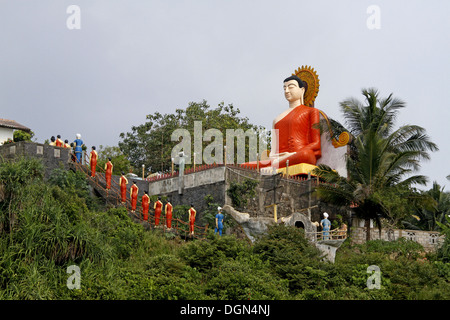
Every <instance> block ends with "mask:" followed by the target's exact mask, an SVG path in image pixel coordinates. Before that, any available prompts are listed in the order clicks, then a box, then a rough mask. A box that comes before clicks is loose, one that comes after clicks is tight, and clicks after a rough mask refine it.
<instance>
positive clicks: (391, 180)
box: [315, 88, 438, 240]
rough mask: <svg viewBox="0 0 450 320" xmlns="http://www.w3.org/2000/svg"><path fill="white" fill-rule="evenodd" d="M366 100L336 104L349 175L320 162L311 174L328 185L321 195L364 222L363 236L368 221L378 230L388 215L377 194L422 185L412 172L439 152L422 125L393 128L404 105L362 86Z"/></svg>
mask: <svg viewBox="0 0 450 320" xmlns="http://www.w3.org/2000/svg"><path fill="white" fill-rule="evenodd" d="M362 94H363V95H364V97H365V98H366V100H365V102H366V104H363V103H362V102H360V101H358V100H357V99H355V98H349V99H346V100H344V101H343V102H341V103H340V106H341V111H342V112H343V115H344V118H345V121H346V124H347V131H348V132H350V134H351V136H352V141H351V152H350V154H349V156H348V157H347V172H348V177H342V176H340V175H339V174H338V173H337V172H335V171H333V170H332V169H331V168H330V167H329V166H325V165H319V166H318V168H317V169H315V174H317V175H319V176H320V177H322V178H323V179H324V180H326V181H327V182H329V184H321V185H320V186H319V187H318V188H317V192H318V194H319V196H320V197H322V198H323V199H324V200H325V201H328V202H330V203H334V204H336V205H342V206H350V205H352V207H353V208H354V209H353V210H354V212H355V214H356V215H357V216H358V217H360V218H362V219H364V220H365V221H366V228H367V240H369V239H370V228H369V226H370V220H371V219H375V220H376V221H377V223H378V226H379V228H380V227H381V224H380V218H381V217H388V212H387V211H386V208H385V206H383V202H382V199H383V197H382V195H383V194H386V193H388V192H394V193H395V191H396V190H397V188H409V187H410V186H412V185H413V184H422V185H424V184H426V182H427V178H426V177H425V176H422V175H414V173H415V171H417V170H418V169H419V167H420V162H421V161H422V160H427V159H429V157H430V155H429V151H436V150H438V148H437V146H436V144H434V143H433V142H431V141H430V139H429V137H428V136H427V135H426V131H425V129H424V128H422V127H420V126H417V125H403V126H400V127H399V128H398V129H395V130H394V128H395V120H396V118H397V115H398V112H399V110H400V109H402V108H404V107H405V103H404V102H403V101H401V100H400V99H397V98H394V97H393V96H392V94H390V95H389V96H388V97H387V98H384V99H382V98H379V96H378V91H377V90H376V89H373V88H371V89H363V90H362Z"/></svg>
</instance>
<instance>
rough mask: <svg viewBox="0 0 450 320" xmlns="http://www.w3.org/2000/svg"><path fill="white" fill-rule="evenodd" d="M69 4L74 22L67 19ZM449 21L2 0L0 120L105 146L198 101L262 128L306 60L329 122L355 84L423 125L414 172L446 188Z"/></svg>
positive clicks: (243, 3) (199, 3)
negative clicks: (76, 11) (424, 149)
mask: <svg viewBox="0 0 450 320" xmlns="http://www.w3.org/2000/svg"><path fill="white" fill-rule="evenodd" d="M73 4H74V5H77V6H78V7H79V8H80V29H69V28H68V27H67V23H66V22H67V20H68V19H70V21H72V20H71V16H72V14H71V13H67V12H66V11H67V8H68V7H69V6H70V5H73ZM371 5H375V6H377V8H379V13H380V15H379V18H380V19H379V22H380V23H379V27H380V28H379V29H369V28H368V26H367V21H368V19H369V21H373V20H371V19H372V18H373V17H374V16H373V14H374V12H373V11H371V12H369V13H368V12H367V9H368V7H369V6H371ZM449 17H450V2H449V1H441V0H431V1H411V0H410V1H381V0H371V1H356V0H344V1H343V0H341V1H331V0H322V1H300V0H295V1H289V0H285V1H275V0H266V1H256V0H252V1H249V0H238V1H234V0H231V1H230V0H229V1H225V0H214V1H211V0H210V1H206V0H192V1H188V0H186V1H175V0H166V1H150V0H147V1H144V0H141V1H138V0H104V1H99V0H91V1H75V0H73V1H66V0H52V1H48V0H40V1H32V0H28V1H23V0H9V1H6V0H1V1H0V39H1V42H0V87H1V89H0V118H7V119H13V120H16V121H18V122H19V123H21V124H24V125H26V126H28V127H30V128H31V129H32V130H33V131H34V132H35V133H36V137H37V140H38V141H39V142H43V141H44V140H45V139H48V138H50V136H52V135H55V136H56V135H57V134H61V135H62V137H63V139H66V138H67V139H69V141H73V140H74V139H75V134H76V133H81V134H82V138H83V140H84V142H85V143H86V145H87V146H88V147H90V146H92V145H96V146H99V145H101V144H102V145H110V146H112V145H117V143H118V141H119V140H120V138H119V134H120V133H121V132H127V131H130V130H131V126H133V125H139V124H142V123H144V122H145V116H146V115H147V114H152V113H154V112H156V111H159V112H161V113H172V112H174V111H175V109H177V108H186V107H187V106H188V103H189V102H191V101H194V102H200V101H202V100H203V99H205V100H207V101H208V103H209V104H210V105H211V106H212V107H216V106H217V104H218V103H220V102H222V101H223V102H225V104H230V103H231V104H233V105H234V106H235V107H237V108H239V109H240V110H241V115H242V116H247V117H248V118H249V119H250V121H251V122H252V123H254V124H258V125H263V126H265V127H267V128H270V126H271V123H272V119H273V118H274V117H275V116H276V115H277V114H278V113H280V112H281V111H282V110H284V109H286V108H287V107H288V104H287V102H286V100H285V99H284V96H283V91H282V80H283V79H284V78H286V77H287V76H289V75H290V74H291V73H292V72H294V71H295V70H296V69H297V68H298V67H300V66H302V65H309V66H312V67H313V68H314V69H315V70H316V71H317V73H318V75H319V78H320V91H319V95H318V97H317V99H316V107H317V108H319V109H321V110H322V111H324V112H325V113H326V114H328V116H330V117H332V118H335V119H336V120H339V121H342V120H343V119H342V117H341V113H340V110H339V102H341V101H342V100H344V99H345V98H347V97H356V98H358V99H360V100H362V98H363V96H362V95H361V89H362V88H368V87H375V88H378V89H379V91H380V95H381V96H383V97H385V96H387V95H389V94H390V93H393V94H394V96H395V97H398V98H400V99H402V100H404V101H406V103H407V107H406V108H405V109H403V110H402V111H401V112H400V115H399V118H398V125H402V124H416V125H420V126H423V127H425V128H426V129H427V132H428V134H429V135H430V136H431V138H432V140H433V141H434V142H435V143H437V144H438V146H439V149H440V150H439V151H438V152H435V153H433V154H432V156H431V157H432V158H431V161H428V162H424V163H423V164H422V170H421V171H420V173H421V174H424V175H426V176H428V177H429V179H430V185H429V186H431V182H432V181H435V180H436V181H438V182H439V183H440V184H441V185H442V186H444V185H445V186H446V189H445V190H446V191H449V190H450V182H449V181H447V180H446V179H445V177H446V176H447V175H449V174H450V166H449V160H448V159H449V158H450V146H449V143H448V139H449V131H450V130H449V119H450V111H449V105H448V102H447V101H448V94H447V93H448V88H449V86H450V79H449V75H450V64H449V62H448V59H449V58H448V57H449V49H450V41H449V34H450V19H449Z"/></svg>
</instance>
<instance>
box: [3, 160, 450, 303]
mask: <svg viewBox="0 0 450 320" xmlns="http://www.w3.org/2000/svg"><path fill="white" fill-rule="evenodd" d="M0 181H1V184H0V299H205V300H207V299H243V300H247V299H450V284H449V281H450V264H449V262H448V256H447V253H448V252H449V251H448V247H449V243H448V240H447V242H446V243H445V245H444V247H443V248H442V249H441V250H440V251H439V252H438V253H436V254H433V255H425V254H424V253H423V251H422V248H421V246H420V245H418V244H417V243H414V242H410V241H405V240H399V241H394V242H384V241H370V242H368V243H366V244H365V245H358V246H351V245H350V244H349V243H345V244H344V245H343V247H341V249H339V251H338V255H337V258H336V263H334V264H331V263H328V262H323V261H322V260H321V254H320V252H319V251H318V250H317V249H316V248H315V247H313V246H311V245H310V244H309V243H308V242H307V241H306V240H305V238H304V234H303V230H302V229H297V228H294V227H285V226H274V227H272V228H271V229H270V230H269V232H268V233H267V234H266V235H265V236H263V237H261V238H259V239H258V240H257V241H256V242H255V243H253V244H250V243H249V242H247V241H245V240H240V239H237V238H236V237H234V236H223V237H218V236H214V234H213V231H210V234H209V236H208V239H207V240H203V241H200V240H194V241H187V242H185V241H184V240H181V239H179V238H169V237H167V235H165V234H163V233H160V232H158V230H154V231H145V230H144V228H143V227H142V226H141V225H139V224H136V223H134V222H132V220H131V219H130V218H129V217H128V215H127V212H126V210H125V209H124V208H109V209H107V208H104V206H103V204H102V203H101V202H99V201H98V200H97V199H95V198H92V197H91V195H90V191H89V187H88V185H87V183H86V181H85V180H84V177H83V175H82V174H81V173H74V172H71V171H64V170H62V169H61V170H55V172H54V174H53V176H52V177H51V178H50V179H49V180H48V181H44V179H43V166H42V164H41V163H40V162H39V161H38V160H27V159H20V160H17V161H16V162H12V163H2V164H0ZM447 232H448V231H447ZM447 239H448V236H447ZM72 265H76V266H78V267H79V268H80V272H81V281H80V284H81V288H80V289H69V288H68V286H67V280H68V278H69V277H70V276H71V273H67V268H68V267H69V266H72ZM370 265H377V266H378V267H379V268H380V270H381V288H380V289H371V290H370V289H368V288H367V279H368V277H369V276H370V274H368V273H367V268H368V266H370Z"/></svg>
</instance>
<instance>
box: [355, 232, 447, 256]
mask: <svg viewBox="0 0 450 320" xmlns="http://www.w3.org/2000/svg"><path fill="white" fill-rule="evenodd" d="M366 234H367V232H366V228H364V227H352V228H351V239H352V242H353V243H356V244H362V243H365V242H366ZM399 238H405V239H408V240H412V241H416V242H417V243H420V244H421V245H422V246H423V247H424V249H425V250H426V251H434V250H436V249H437V248H438V247H439V246H440V244H442V242H443V241H444V239H445V237H444V236H443V235H441V234H440V233H439V232H437V231H422V230H406V229H381V238H380V235H379V230H378V229H377V228H370V240H378V239H381V240H386V241H394V240H397V239H399Z"/></svg>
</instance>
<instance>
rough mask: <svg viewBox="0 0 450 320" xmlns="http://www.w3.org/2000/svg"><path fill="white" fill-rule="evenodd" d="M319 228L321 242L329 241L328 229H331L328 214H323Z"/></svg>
mask: <svg viewBox="0 0 450 320" xmlns="http://www.w3.org/2000/svg"><path fill="white" fill-rule="evenodd" d="M320 226H321V227H322V231H323V233H322V235H323V237H322V239H323V240H330V232H329V231H330V228H331V222H330V220H328V213H326V212H324V213H323V219H322V220H321V221H320Z"/></svg>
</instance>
